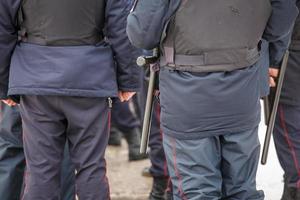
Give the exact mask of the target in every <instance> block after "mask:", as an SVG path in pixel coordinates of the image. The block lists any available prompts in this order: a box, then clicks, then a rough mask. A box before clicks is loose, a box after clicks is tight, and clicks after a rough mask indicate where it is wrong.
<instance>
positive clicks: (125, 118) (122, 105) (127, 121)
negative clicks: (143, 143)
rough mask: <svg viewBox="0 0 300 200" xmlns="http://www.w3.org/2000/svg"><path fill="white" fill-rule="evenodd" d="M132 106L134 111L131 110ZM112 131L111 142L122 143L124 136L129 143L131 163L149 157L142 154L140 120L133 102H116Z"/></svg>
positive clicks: (112, 113) (113, 110)
mask: <svg viewBox="0 0 300 200" xmlns="http://www.w3.org/2000/svg"><path fill="white" fill-rule="evenodd" d="M130 104H131V105H132V109H131V108H130ZM111 117H112V118H111V119H112V120H111V122H112V131H113V132H112V131H111V132H110V138H109V139H110V142H111V143H113V144H120V143H121V141H120V140H121V136H122V135H123V136H124V137H125V139H126V141H127V143H128V159H129V161H136V160H143V159H146V158H147V156H146V155H145V154H140V140H141V128H140V120H139V119H138V116H137V113H135V111H134V106H133V101H130V102H120V101H119V100H116V101H115V102H114V107H113V109H112V112H111Z"/></svg>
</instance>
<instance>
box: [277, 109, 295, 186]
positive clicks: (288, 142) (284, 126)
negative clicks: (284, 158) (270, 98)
mask: <svg viewBox="0 0 300 200" xmlns="http://www.w3.org/2000/svg"><path fill="white" fill-rule="evenodd" d="M279 113H280V123H281V127H282V128H283V131H284V136H285V139H286V142H287V144H288V146H289V149H290V153H291V155H292V158H293V161H294V164H295V168H296V170H297V173H298V180H299V178H300V169H299V165H298V159H297V156H296V151H295V148H294V145H293V143H292V141H291V140H290V136H289V133H288V130H287V126H286V124H285V118H284V113H283V109H282V106H281V105H280V106H279ZM299 187H300V185H299V181H298V182H297V188H299Z"/></svg>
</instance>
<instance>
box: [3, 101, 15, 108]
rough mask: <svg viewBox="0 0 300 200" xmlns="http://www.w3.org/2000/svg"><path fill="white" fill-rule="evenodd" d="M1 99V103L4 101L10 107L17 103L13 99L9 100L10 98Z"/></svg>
mask: <svg viewBox="0 0 300 200" xmlns="http://www.w3.org/2000/svg"><path fill="white" fill-rule="evenodd" d="M1 101H2V102H3V103H5V104H6V105H8V106H10V107H12V106H16V105H17V103H16V102H14V101H13V100H11V99H6V100H1Z"/></svg>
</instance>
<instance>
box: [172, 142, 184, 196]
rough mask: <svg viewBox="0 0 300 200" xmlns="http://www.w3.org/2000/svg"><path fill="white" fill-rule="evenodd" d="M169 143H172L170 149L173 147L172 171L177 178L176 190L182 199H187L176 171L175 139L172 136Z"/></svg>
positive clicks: (180, 178)
mask: <svg viewBox="0 0 300 200" xmlns="http://www.w3.org/2000/svg"><path fill="white" fill-rule="evenodd" d="M171 143H172V149H173V160H174V171H175V175H176V177H177V178H178V192H179V194H180V196H181V198H182V199H183V200H187V198H186V196H185V194H184V191H183V186H182V177H181V175H180V173H179V171H178V168H177V164H176V163H177V162H176V141H175V139H174V138H172V141H171Z"/></svg>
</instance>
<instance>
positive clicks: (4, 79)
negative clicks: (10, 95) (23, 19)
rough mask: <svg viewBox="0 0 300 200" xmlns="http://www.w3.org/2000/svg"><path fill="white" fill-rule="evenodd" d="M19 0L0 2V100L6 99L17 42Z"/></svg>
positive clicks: (3, 0) (2, 0)
mask: <svg viewBox="0 0 300 200" xmlns="http://www.w3.org/2000/svg"><path fill="white" fill-rule="evenodd" d="M19 6H20V0H1V1H0V98H1V99H5V98H7V90H8V77H9V66H10V61H11V56H12V52H13V51H14V48H15V45H16V42H17V27H16V21H17V13H18V9H19Z"/></svg>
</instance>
